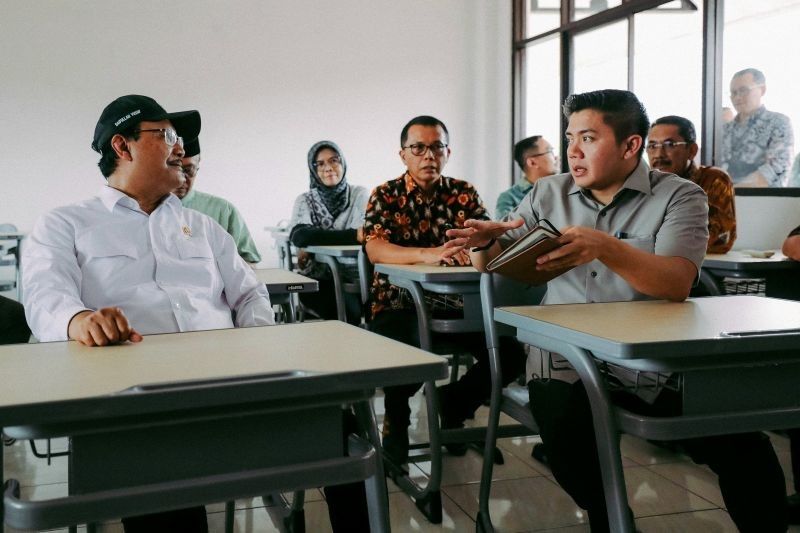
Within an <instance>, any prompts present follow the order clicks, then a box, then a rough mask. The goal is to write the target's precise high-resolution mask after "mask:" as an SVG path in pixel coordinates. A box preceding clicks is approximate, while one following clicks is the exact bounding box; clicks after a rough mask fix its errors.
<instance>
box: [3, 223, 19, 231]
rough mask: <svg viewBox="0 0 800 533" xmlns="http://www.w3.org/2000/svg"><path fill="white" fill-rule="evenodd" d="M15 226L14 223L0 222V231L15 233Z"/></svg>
mask: <svg viewBox="0 0 800 533" xmlns="http://www.w3.org/2000/svg"><path fill="white" fill-rule="evenodd" d="M16 231H17V227H16V226H15V225H14V224H0V233H15V232H16Z"/></svg>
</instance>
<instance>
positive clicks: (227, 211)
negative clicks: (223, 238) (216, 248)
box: [172, 139, 261, 264]
mask: <svg viewBox="0 0 800 533" xmlns="http://www.w3.org/2000/svg"><path fill="white" fill-rule="evenodd" d="M183 149H184V152H185V154H184V156H183V159H181V163H182V165H183V174H184V177H185V178H186V179H185V180H184V182H183V185H181V186H180V187H178V188H177V189H175V190H174V191H172V192H173V193H174V194H175V196H177V197H178V198H180V199H181V203H183V206H184V207H188V208H190V209H194V210H195V211H200V212H201V213H204V214H206V215H208V216H210V217H211V218H213V219H214V220H216V221H217V222H219V225H220V226H222V227H223V228H224V229H225V231H227V232H228V233H230V235H231V237H233V240H234V241H235V242H236V249H237V250H238V251H239V255H240V256H242V259H244V260H245V261H247V262H248V263H250V264H255V263H258V262H259V261H261V254H259V253H258V250H257V249H256V244H255V243H254V242H253V238H252V237H251V236H250V231H249V230H248V229H247V224H245V223H244V219H243V218H242V215H241V214H239V210H238V209H236V208H235V207H234V206H233V204H232V203H230V202H229V201H227V200H225V199H224V198H220V197H219V196H214V195H211V194H207V193H204V192H200V191H196V190H194V189H193V188H192V187H193V186H194V179H195V177H196V176H197V172H198V171H199V170H200V139H195V140H193V141H187V142H186V143H185V144H184V147H183Z"/></svg>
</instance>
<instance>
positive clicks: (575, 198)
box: [446, 90, 786, 533]
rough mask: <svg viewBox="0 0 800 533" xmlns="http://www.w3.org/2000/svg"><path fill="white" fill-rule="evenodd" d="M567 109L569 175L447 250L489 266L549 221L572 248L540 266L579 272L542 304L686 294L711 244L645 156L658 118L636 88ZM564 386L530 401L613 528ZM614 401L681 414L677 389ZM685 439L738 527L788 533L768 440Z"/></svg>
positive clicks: (576, 407) (599, 527)
mask: <svg viewBox="0 0 800 533" xmlns="http://www.w3.org/2000/svg"><path fill="white" fill-rule="evenodd" d="M564 114H565V115H566V116H567V118H568V119H569V125H568V127H567V132H566V136H567V140H568V148H567V157H568V161H569V168H570V173H567V174H560V175H556V176H553V177H551V178H548V179H546V180H540V181H538V182H537V183H536V184H534V186H533V189H532V190H531V193H530V194H528V195H527V196H526V198H525V199H524V201H523V202H522V204H520V206H519V208H518V209H517V211H516V213H515V218H513V219H511V220H508V221H504V222H490V221H478V220H468V221H466V222H465V224H464V226H465V229H460V230H449V231H448V232H447V235H448V237H451V239H452V240H451V241H449V242H448V244H447V245H446V246H448V248H450V250H452V251H453V253H456V252H458V251H459V250H463V249H464V248H466V247H473V248H472V250H471V252H470V258H471V260H472V264H473V265H474V266H475V267H476V268H478V269H479V270H484V269H485V265H486V264H487V263H488V261H490V260H491V259H492V258H494V257H496V256H497V255H499V254H500V253H501V252H502V250H503V249H504V248H505V247H507V246H508V245H509V244H511V243H512V242H514V241H515V240H516V239H518V238H519V237H520V236H522V235H523V234H524V233H525V232H526V231H528V230H529V229H530V228H532V227H533V226H534V225H536V224H537V223H538V222H539V221H540V220H541V219H547V220H549V221H550V222H551V223H552V224H553V225H554V226H556V227H557V228H559V229H560V230H561V232H562V233H563V235H562V236H561V237H560V238H559V240H560V242H561V243H562V244H563V246H561V247H560V248H557V249H556V250H553V251H552V252H550V253H548V254H545V255H543V256H542V257H540V258H539V259H538V261H537V262H538V266H537V267H536V268H537V269H541V270H558V269H562V268H564V267H572V269H571V270H569V271H568V272H566V273H564V274H562V275H561V276H558V277H556V278H555V279H553V280H551V281H550V282H549V283H548V286H547V293H546V295H545V298H544V301H543V303H544V304H563V303H589V302H610V301H630V300H643V299H653V298H659V299H667V300H672V301H682V300H684V299H685V298H686V297H687V296H688V295H689V291H690V289H691V287H692V285H693V283H694V281H695V279H696V278H697V276H698V272H699V269H700V265H701V264H702V261H703V256H704V254H705V250H706V244H707V240H708V228H707V218H708V205H707V203H706V197H705V193H704V192H703V191H702V189H700V187H698V186H697V185H696V184H694V183H692V182H690V181H688V180H685V179H683V178H679V177H678V176H675V175H674V174H667V173H664V172H660V171H655V170H650V169H649V168H648V166H647V165H646V164H645V163H644V162H643V161H642V159H641V155H642V148H643V146H644V140H645V138H646V136H647V132H648V128H649V121H648V118H647V114H646V112H645V110H644V107H643V106H642V104H641V103H640V102H639V100H638V99H637V98H636V96H634V95H633V93H630V92H628V91H619V90H604V91H595V92H591V93H585V94H576V95H572V96H570V97H569V98H567V100H566V102H565V104H564ZM618 370H619V371H620V372H613V377H612V378H610V381H613V382H617V383H618V382H620V381H621V382H622V383H623V384H624V382H625V381H626V376H625V373H624V372H621V371H622V369H618ZM553 390H555V387H554V389H553ZM564 391H567V392H566V393H564ZM559 392H560V393H559V394H558V395H553V397H548V398H547V408H548V409H549V410H550V411H547V412H543V411H542V410H541V409H540V410H539V411H538V413H537V397H536V396H534V397H532V398H531V404H532V406H533V410H534V416H535V417H536V420H537V424H538V425H539V427H540V430H541V436H542V441H543V442H544V445H545V453H546V454H547V457H548V461H549V465H550V467H551V469H552V471H553V474H554V475H555V477H556V479H557V480H558V482H559V483H560V484H561V486H562V487H563V488H564V489H565V490H566V491H567V492H568V493H569V494H570V496H572V497H573V499H574V500H575V501H576V503H577V504H578V505H579V506H581V507H582V508H584V509H586V510H587V511H588V512H589V522H590V525H591V529H592V532H593V533H596V532H598V531H608V518H607V513H606V506H605V498H604V492H603V483H602V479H601V475H600V468H599V463H598V460H597V451H596V444H595V437H594V430H593V427H592V417H591V409H590V406H589V401H588V398H587V396H586V391H585V389H584V388H583V384H582V383H581V382H580V381H579V380H578V381H575V382H574V383H572V384H571V385H566V384H565V385H564V387H561V388H560V389H559ZM640 392H643V391H642V390H641V389H639V391H637V393H640ZM615 400H616V401H619V402H621V403H623V404H624V405H625V406H626V407H628V408H629V409H633V410H637V411H640V412H644V413H646V414H651V415H676V414H680V412H681V403H680V395H679V394H677V393H676V392H675V391H674V390H670V389H663V390H662V391H661V392H660V394H658V396H657V397H639V396H637V395H633V394H630V393H629V392H627V391H626V390H625V389H624V388H623V389H621V390H619V391H618V394H617V395H616V396H615ZM538 405H542V402H539V403H538ZM681 443H682V445H683V446H684V448H685V449H686V451H687V452H688V453H689V454H690V455H691V456H692V458H693V459H694V460H695V461H698V462H701V463H707V464H708V465H709V466H710V467H711V469H712V470H713V471H714V472H716V473H717V474H718V475H719V478H720V489H721V491H722V494H723V497H724V499H725V504H726V506H727V508H728V511H729V512H730V514H731V517H732V518H733V520H734V522H735V523H736V525H737V526H738V527H739V529H740V530H742V531H785V529H786V508H785V505H786V496H785V487H784V479H783V473H782V471H781V468H780V465H779V464H778V460H777V457H776V455H775V452H774V450H773V449H772V446H771V444H770V442H769V439H768V438H767V437H766V436H765V435H763V434H761V433H748V434H740V435H726V436H719V437H711V438H702V439H691V440H687V441H682V442H681ZM743 458H745V460H742V459H743Z"/></svg>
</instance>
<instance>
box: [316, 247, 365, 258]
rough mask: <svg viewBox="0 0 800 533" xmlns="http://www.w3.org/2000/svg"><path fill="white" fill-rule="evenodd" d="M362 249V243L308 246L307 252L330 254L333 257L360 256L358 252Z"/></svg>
mask: <svg viewBox="0 0 800 533" xmlns="http://www.w3.org/2000/svg"><path fill="white" fill-rule="evenodd" d="M360 250H361V245H360V244H340V245H329V246H306V251H307V252H310V253H312V254H319V255H329V256H331V257H358V252H359V251H360Z"/></svg>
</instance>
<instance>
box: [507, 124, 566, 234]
mask: <svg viewBox="0 0 800 533" xmlns="http://www.w3.org/2000/svg"><path fill="white" fill-rule="evenodd" d="M514 161H516V162H517V164H518V165H519V168H521V169H522V173H523V174H524V176H525V179H524V180H522V181H520V182H519V183H517V184H515V185H514V186H513V187H511V188H510V189H508V190H507V191H504V192H502V193H500V196H498V197H497V208H496V209H495V213H494V214H495V218H496V219H497V220H500V219H501V218H503V217H504V216H506V215H507V214H509V213H510V212H511V211H513V210H514V209H516V208H517V206H518V205H519V204H520V202H521V201H522V199H523V198H524V197H525V195H526V194H528V191H530V190H531V187H533V184H534V182H535V181H536V180H538V179H539V178H543V177H545V176H551V175H553V174H555V173H556V172H558V157H556V155H555V150H554V148H553V145H552V144H550V143H549V142H547V141H546V140H545V139H544V137H542V136H541V135H534V136H533V137H528V138H526V139H522V140H521V141H520V142H518V143H517V144H515V145H514Z"/></svg>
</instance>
